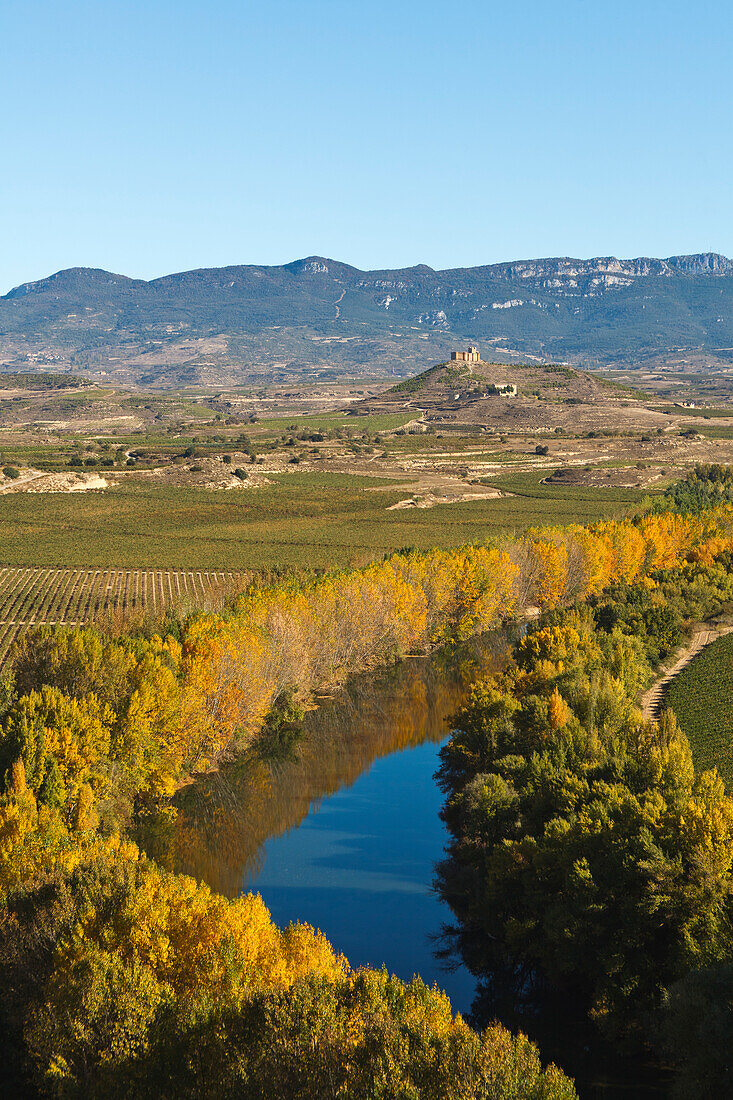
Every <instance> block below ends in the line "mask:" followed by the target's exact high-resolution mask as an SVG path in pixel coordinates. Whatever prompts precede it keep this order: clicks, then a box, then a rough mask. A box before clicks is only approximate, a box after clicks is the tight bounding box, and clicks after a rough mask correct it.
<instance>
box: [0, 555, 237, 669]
mask: <svg viewBox="0 0 733 1100" xmlns="http://www.w3.org/2000/svg"><path fill="white" fill-rule="evenodd" d="M240 576H241V575H240V574H238V573H215V572H201V571H196V572H194V571H183V570H168V569H152V570H150V569H147V570H146V569H15V568H0V661H2V660H4V658H5V657H6V656H7V653H8V650H9V649H10V646H11V645H12V643H13V642H14V641H15V640H16V638H18V637H20V636H21V635H22V634H23V633H25V631H26V630H27V629H28V628H29V627H31V626H39V625H41V624H42V623H48V624H61V623H63V624H66V625H68V626H79V625H81V624H82V623H88V622H90V621H92V620H94V619H95V618H96V617H98V616H99V615H101V614H104V613H109V614H110V615H126V614H129V613H131V612H133V611H150V612H152V613H154V614H158V613H162V612H163V611H165V609H166V608H167V607H170V606H182V607H184V608H188V607H202V608H205V609H206V608H211V607H212V606H216V605H217V604H219V603H220V602H221V600H222V599H223V598H224V597H226V596H228V595H231V594H233V593H234V592H235V591H236V590H237V588H238V587H239V582H240Z"/></svg>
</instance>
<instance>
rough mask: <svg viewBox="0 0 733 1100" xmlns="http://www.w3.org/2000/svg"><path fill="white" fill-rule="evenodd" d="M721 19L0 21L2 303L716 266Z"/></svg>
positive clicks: (495, 9)
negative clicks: (187, 289) (646, 261)
mask: <svg viewBox="0 0 733 1100" xmlns="http://www.w3.org/2000/svg"><path fill="white" fill-rule="evenodd" d="M732 54H733V6H732V5H731V4H730V2H729V0H717V2H713V0H698V2H696V3H693V2H692V0H689V2H688V3H676V2H674V0H665V2H657V0H635V2H633V3H632V2H627V0H523V2H522V3H512V2H511V0H500V2H499V3H496V2H493V0H452V2H446V0H441V2H440V3H436V2H433V0H421V2H413V0H258V2H257V3H252V2H249V0H208V3H204V2H194V0H175V2H173V0H1V2H0V92H1V93H2V103H3V110H2V116H1V119H0V155H1V157H2V163H1V164H0V196H1V199H2V202H1V205H0V292H4V291H6V290H7V289H9V288H10V287H11V286H12V285H15V284H17V283H19V282H22V281H25V280H28V279H34V278H39V277H42V276H44V275H47V274H50V273H51V272H52V271H56V270H58V269H60V268H63V267H71V266H76V265H89V266H95V267H105V268H109V269H111V270H114V271H119V272H123V273H125V274H129V275H136V276H141V277H145V278H148V277H153V276H155V275H160V274H164V273H167V272H171V271H179V270H183V269H186V268H190V267H204V266H215V265H220V264H227V263H233V264H236V263H283V262H287V261H288V260H291V259H295V258H297V257H299V256H305V255H308V254H311V253H318V254H323V255H326V256H332V257H335V258H338V259H342V260H345V261H347V262H349V263H353V264H355V265H357V266H359V267H365V268H366V267H394V266H406V265H409V264H414V263H420V262H424V263H428V264H430V265H431V266H433V267H453V266H462V265H468V264H480V263H492V262H496V261H500V260H505V259H518V258H527V257H535V256H551V255H575V256H590V255H607V254H615V255H619V256H637V255H663V256H664V255H669V254H671V253H675V252H697V251H704V250H716V251H721V252H726V253H727V254H728V255H733V201H732V200H733V136H732V134H733V126H732V125H731V121H732V119H733V110H732V108H733V82H732V81H731V56H732Z"/></svg>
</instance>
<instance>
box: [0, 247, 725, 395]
mask: <svg viewBox="0 0 733 1100" xmlns="http://www.w3.org/2000/svg"><path fill="white" fill-rule="evenodd" d="M465 341H473V342H479V343H480V344H481V345H482V347H484V348H485V349H486V351H487V355H488V353H490V357H491V358H492V359H496V360H498V361H511V360H517V361H532V360H535V359H539V360H544V361H546V362H547V361H561V362H568V363H573V364H577V365H580V366H590V367H593V366H616V365H623V366H624V367H628V366H633V365H638V364H646V365H649V364H651V365H660V364H667V365H669V366H674V365H675V364H676V363H677V364H679V363H683V362H693V363H695V364H697V365H698V366H703V367H706V368H708V369H716V368H719V367H722V368H724V369H727V366H728V365H729V364H730V363H731V362H733V351H732V349H733V261H732V260H730V259H728V258H727V257H725V256H722V255H720V254H718V253H713V252H706V253H699V254H695V255H680V256H670V257H667V258H666V259H656V258H653V257H639V258H636V259H627V260H625V259H617V258H616V257H613V256H606V257H594V258H592V259H587V260H583V259H575V258H571V257H553V258H547V259H536V260H518V261H512V262H509V263H500V264H490V265H484V266H481V267H472V268H453V269H449V270H441V271H435V270H433V269H432V268H430V267H428V266H427V265H425V264H420V265H417V266H415V267H411V268H402V269H397V270H388V269H385V270H377V271H361V270H360V269H358V268H355V267H353V266H351V265H349V264H345V263H342V262H340V261H337V260H332V259H329V258H327V257H323V256H308V257H305V258H303V259H300V260H295V261H293V262H292V263H289V264H284V265H281V266H269V267H268V266H262V265H234V266H230V267H222V268H201V269H197V270H192V271H184V272H179V273H176V274H171V275H165V276H162V277H161V278H157V279H152V280H149V281H146V280H143V279H132V278H128V277H127V276H125V275H118V274H115V273H112V272H108V271H104V270H100V269H94V268H70V269H68V270H65V271H60V272H57V273H55V274H54V275H51V276H49V277H48V278H46V279H40V280H37V281H34V282H30V283H25V284H23V285H22V286H19V287H15V288H14V289H13V290H11V291H10V292H9V293H7V294H6V295H5V296H4V297H1V298H0V368H2V369H5V370H14V371H17V370H25V369H29V368H30V369H33V367H48V366H53V369H55V370H63V369H69V370H75V371H76V372H78V373H79V372H80V373H85V374H88V375H90V376H93V377H98V378H103V377H105V376H111V377H113V378H114V379H115V380H116V381H120V382H124V383H126V384H129V383H140V384H146V383H150V382H155V383H156V384H166V383H169V384H171V385H180V384H182V383H187V382H194V383H201V382H208V381H211V382H215V383H217V384H219V383H222V384H224V383H246V382H253V383H255V382H256V383H258V384H262V383H264V382H267V381H268V380H280V381H282V380H285V379H293V380H295V379H303V378H307V377H309V376H318V377H321V376H323V375H324V374H325V375H326V376H327V377H329V378H331V377H332V378H334V379H337V378H339V377H341V376H349V377H352V378H353V377H366V376H371V377H405V376H407V375H409V374H411V373H415V372H416V371H419V370H420V369H422V367H423V366H424V365H425V363H426V362H430V361H435V360H436V359H440V358H441V357H444V356H445V355H446V354H447V353H448V352H449V350H450V349H451V348H452V347H454V346H456V343H459V344H462V343H463V342H465Z"/></svg>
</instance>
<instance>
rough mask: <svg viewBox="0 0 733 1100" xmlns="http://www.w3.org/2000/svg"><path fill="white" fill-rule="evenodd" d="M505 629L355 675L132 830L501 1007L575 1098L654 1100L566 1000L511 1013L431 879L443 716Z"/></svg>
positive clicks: (505, 639) (181, 858)
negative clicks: (296, 721) (288, 733)
mask: <svg viewBox="0 0 733 1100" xmlns="http://www.w3.org/2000/svg"><path fill="white" fill-rule="evenodd" d="M512 640H513V635H512V633H511V632H509V631H507V632H496V633H494V634H490V635H485V636H484V637H482V638H480V639H474V640H473V641H472V642H471V643H469V644H467V645H466V646H464V647H461V648H460V649H452V650H444V651H441V652H439V653H437V654H434V655H433V656H431V657H429V658H417V659H408V660H406V661H403V662H402V663H401V664H399V665H396V666H395V667H393V668H391V669H388V670H386V671H383V672H380V673H379V674H370V675H363V676H360V677H357V678H355V679H354V680H352V681H351V682H350V683H349V684H348V685H347V686H346V687H345V688H344V689H343V691H341V692H340V693H339V694H338V696H336V697H335V698H333V699H323V700H321V701H320V705H319V706H318V708H317V709H314V710H312V711H310V712H309V713H308V714H307V715H306V716H305V720H304V722H303V728H302V730H301V731H300V735H299V736H294V737H291V738H289V739H285V741H278V742H277V744H275V745H274V746H273V745H270V746H269V757H267V758H266V757H265V755H263V752H262V751H261V750H257V751H252V752H250V753H247V754H245V755H244V756H243V757H241V758H240V759H239V760H237V761H236V762H235V763H233V764H231V765H229V766H228V767H226V768H225V769H223V770H222V771H221V772H220V773H218V774H216V775H212V776H209V777H208V778H207V779H204V780H201V781H199V782H197V783H196V784H195V785H193V786H191V787H188V788H186V789H185V790H183V791H181V792H180V793H179V795H178V797H177V810H178V813H177V816H176V818H175V820H174V821H172V822H171V821H169V820H165V819H163V820H154V821H149V822H147V825H146V828H145V831H144V833H142V834H141V835H140V837H139V839H140V841H141V843H142V845H143V847H145V848H146V849H147V850H148V851H149V852H150V854H151V855H153V856H154V857H155V858H156V859H158V860H159V861H160V862H162V863H164V864H165V865H166V866H168V867H169V868H170V869H172V870H176V871H183V872H185V873H187V874H191V875H193V876H195V877H196V878H198V879H202V880H204V881H206V882H208V883H209V884H210V885H211V887H212V888H213V889H215V890H217V891H218V892H220V893H223V894H226V895H228V896H230V897H234V896H236V895H238V894H239V893H241V892H242V891H243V890H249V889H254V890H258V891H259V892H260V893H261V894H262V896H263V898H264V900H265V902H266V904H267V905H268V907H269V908H270V910H271V912H272V916H273V919H274V920H275V921H276V923H278V924H280V925H284V924H287V923H288V922H289V921H291V920H296V919H298V920H305V921H308V922H309V923H311V924H313V925H314V926H316V927H319V928H321V929H322V931H324V932H325V933H326V935H327V936H328V938H329V939H330V940H331V942H332V943H333V944H334V946H335V947H336V948H337V949H338V950H340V951H343V952H344V954H345V955H346V956H347V958H349V960H350V961H351V962H352V964H354V965H362V964H369V965H372V966H377V967H378V966H381V965H382V964H384V965H386V966H387V968H388V969H389V970H390V971H392V972H394V973H396V974H397V975H398V976H399V977H401V978H404V979H409V978H410V977H411V976H412V974H413V973H420V974H421V976H422V977H423V978H424V979H425V980H426V981H427V982H429V983H431V982H436V983H437V984H438V985H439V986H440V987H441V988H443V989H445V990H446V991H447V992H448V994H449V996H450V998H451V1001H452V1003H453V1005H454V1007H455V1008H456V1009H457V1010H459V1011H461V1012H463V1013H464V1014H466V1015H467V1014H469V1013H472V1019H473V1022H475V1023H476V1024H477V1025H478V1026H482V1025H484V1024H485V1023H486V1022H488V1021H489V1020H490V1019H493V1018H496V1017H498V1018H500V1019H501V1020H502V1022H504V1023H505V1024H506V1025H507V1026H509V1027H511V1028H513V1029H517V1028H521V1029H522V1030H524V1031H525V1032H529V1034H530V1035H531V1036H532V1037H533V1038H534V1039H536V1040H537V1041H538V1042H539V1045H540V1049H541V1050H542V1053H543V1057H544V1058H545V1059H546V1060H549V1059H554V1060H555V1061H557V1063H558V1064H559V1065H561V1066H562V1067H563V1068H564V1069H565V1070H566V1071H567V1072H569V1073H570V1074H571V1075H574V1076H576V1077H577V1079H578V1083H579V1086H580V1089H579V1091H580V1095H581V1096H582V1097H583V1100H601V1098H603V1100H612V1098H614V1100H615V1098H620V1097H626V1096H634V1097H639V1098H642V1097H643V1098H652V1097H654V1098H657V1100H658V1098H660V1097H663V1096H666V1095H668V1093H667V1088H666V1085H667V1082H666V1081H665V1080H663V1079H660V1073H659V1068H658V1067H656V1066H647V1065H645V1064H644V1063H643V1061H642V1060H640V1059H638V1058H637V1059H634V1060H626V1059H624V1058H623V1057H619V1055H618V1053H617V1052H614V1051H613V1050H612V1049H610V1048H607V1047H605V1045H604V1044H602V1043H601V1042H600V1040H599V1037H598V1034H597V1032H595V1031H594V1030H593V1029H592V1028H591V1027H590V1026H589V1025H588V1023H587V1021H586V1020H584V1019H583V1017H582V1015H581V1014H579V1013H576V1012H574V1011H573V1009H572V1006H571V1005H570V1004H569V1003H568V1000H567V998H565V999H564V1000H563V1003H562V1004H557V1003H554V1004H550V1003H547V1002H545V1003H540V1002H539V1001H537V1002H536V1003H535V1004H534V1006H532V1007H531V1009H530V1011H529V1012H524V1013H520V1012H518V1011H517V1005H516V1003H515V1002H513V1001H512V1000H511V998H510V999H509V1000H507V999H506V998H502V997H501V996H497V993H498V992H499V987H498V985H497V980H496V979H497V978H498V975H494V981H493V982H492V981H490V980H489V979H488V978H487V976H486V975H485V974H482V973H481V970H482V967H481V962H480V959H481V950H480V944H477V943H475V942H473V941H472V937H471V932H470V929H468V928H466V927H465V926H464V925H462V923H461V920H460V916H461V913H460V909H461V907H460V904H456V897H455V895H453V896H452V899H451V900H452V901H453V905H454V911H453V912H451V909H450V908H449V906H448V903H447V900H444V899H442V898H441V897H440V896H439V895H438V894H436V893H434V892H433V891H432V889H431V884H432V882H433V878H434V868H435V864H436V863H437V862H438V861H439V860H440V859H441V857H442V856H443V854H444V852H443V848H444V844H445V841H446V839H447V838H446V834H445V831H444V828H443V826H442V823H441V821H440V818H439V811H440V808H441V805H442V796H441V794H440V792H439V790H438V788H437V785H436V783H435V780H434V773H435V771H436V770H437V767H438V763H439V761H438V751H439V746H440V744H441V743H442V742H443V741H444V740H445V738H446V737H447V734H448V726H447V719H448V718H449V717H450V715H451V714H453V713H454V712H455V710H456V709H457V708H458V707H459V706H460V704H461V702H462V701H463V699H464V698H465V696H466V694H467V692H468V690H469V688H470V685H471V684H472V683H473V682H474V681H475V680H477V679H480V678H481V677H483V676H486V675H488V674H490V673H492V672H497V671H499V670H500V669H501V668H502V667H503V666H504V664H505V662H506V656H507V652H508V649H509V647H510V645H511V643H512ZM450 923H452V924H453V934H452V935H448V936H447V937H445V938H444V939H442V940H439V933H440V931H441V928H444V927H445V926H446V925H448V924H450ZM441 944H442V947H443V948H445V949H446V950H445V951H444V952H443V955H444V956H445V955H447V956H448V957H447V958H446V957H443V958H441V957H440V955H441V952H440V946H441ZM446 964H452V969H450V970H447V969H446Z"/></svg>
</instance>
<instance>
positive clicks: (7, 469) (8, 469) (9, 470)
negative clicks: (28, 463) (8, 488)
mask: <svg viewBox="0 0 733 1100" xmlns="http://www.w3.org/2000/svg"><path fill="white" fill-rule="evenodd" d="M3 473H4V474H5V476H6V477H9V478H10V480H11V481H15V479H16V478H18V477H20V470H16V468H15V466H3Z"/></svg>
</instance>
